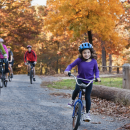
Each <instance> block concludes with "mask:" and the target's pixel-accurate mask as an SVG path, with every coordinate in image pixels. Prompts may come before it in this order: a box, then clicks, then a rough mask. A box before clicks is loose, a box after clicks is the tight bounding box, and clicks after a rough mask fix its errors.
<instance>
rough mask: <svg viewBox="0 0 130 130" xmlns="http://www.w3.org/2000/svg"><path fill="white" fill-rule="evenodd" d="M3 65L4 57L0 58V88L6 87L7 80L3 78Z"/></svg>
mask: <svg viewBox="0 0 130 130" xmlns="http://www.w3.org/2000/svg"><path fill="white" fill-rule="evenodd" d="M3 66H5V63H4V59H0V73H1V75H0V88H3V86H5V87H7V81H6V80H5V73H4V71H5V70H4V68H3Z"/></svg>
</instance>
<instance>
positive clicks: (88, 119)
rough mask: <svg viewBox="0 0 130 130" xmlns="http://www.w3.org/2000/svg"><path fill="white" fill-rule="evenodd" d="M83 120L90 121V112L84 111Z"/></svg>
mask: <svg viewBox="0 0 130 130" xmlns="http://www.w3.org/2000/svg"><path fill="white" fill-rule="evenodd" d="M83 121H85V122H90V121H91V118H90V113H84V115H83Z"/></svg>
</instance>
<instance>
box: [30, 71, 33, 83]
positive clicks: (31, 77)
mask: <svg viewBox="0 0 130 130" xmlns="http://www.w3.org/2000/svg"><path fill="white" fill-rule="evenodd" d="M32 75H33V72H32V70H30V84H32V79H33V76H32Z"/></svg>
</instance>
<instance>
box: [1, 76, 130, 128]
mask: <svg viewBox="0 0 130 130" xmlns="http://www.w3.org/2000/svg"><path fill="white" fill-rule="evenodd" d="M36 80H37V81H36V82H35V83H33V84H30V81H29V77H28V76H27V75H14V78H13V81H12V82H11V83H9V84H8V87H7V88H2V89H1V95H0V130H72V118H71V115H72V109H70V108H68V107H67V103H68V101H69V99H68V98H61V97H60V96H53V95H50V94H51V93H55V92H66V93H72V91H70V90H56V89H53V90H49V89H48V88H42V87H41V86H40V84H41V82H42V81H41V79H40V78H39V77H38V76H36ZM42 80H43V79H42ZM44 80H45V81H47V80H51V78H50V77H47V78H44ZM103 117H104V116H103V115H92V122H93V123H94V122H95V123H99V122H100V123H101V124H93V123H92V122H90V123H84V122H83V123H82V124H81V126H80V127H79V129H78V130H84V129H87V130H115V129H117V128H119V127H120V126H122V125H124V124H126V123H129V122H130V120H124V122H123V121H118V120H115V121H114V122H111V120H113V117H106V118H105V119H103Z"/></svg>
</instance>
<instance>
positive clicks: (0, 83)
mask: <svg viewBox="0 0 130 130" xmlns="http://www.w3.org/2000/svg"><path fill="white" fill-rule="evenodd" d="M0 88H3V81H2V77H1V79H0Z"/></svg>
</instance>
